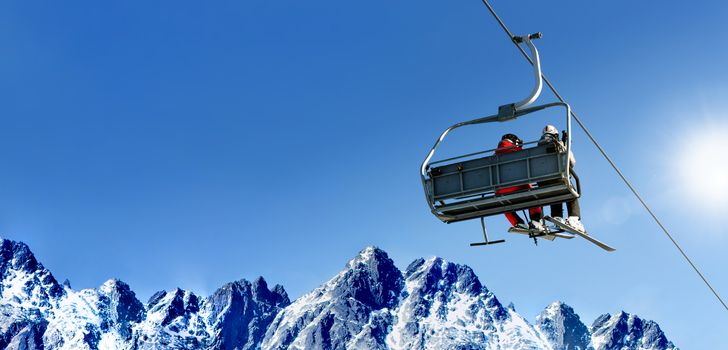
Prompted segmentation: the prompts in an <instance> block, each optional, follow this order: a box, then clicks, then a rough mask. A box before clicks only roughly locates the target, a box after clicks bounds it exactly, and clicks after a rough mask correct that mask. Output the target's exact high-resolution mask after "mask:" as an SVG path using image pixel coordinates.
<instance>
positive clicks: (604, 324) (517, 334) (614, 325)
mask: <svg viewBox="0 0 728 350" xmlns="http://www.w3.org/2000/svg"><path fill="white" fill-rule="evenodd" d="M0 349H147V350H152V349H568V350H577V349H578V350H585V349H593V350H606V349H620V350H625V349H641V350H642V349H644V350H664V349H676V348H675V347H674V346H673V344H672V343H671V342H669V341H668V340H667V338H666V336H665V334H664V333H663V332H662V330H661V329H660V327H659V326H658V325H657V324H656V323H655V322H653V321H646V320H643V319H641V318H639V317H637V316H635V315H630V314H627V313H625V312H620V313H618V314H616V315H613V316H612V315H609V314H605V315H602V316H600V317H599V318H597V320H596V321H595V322H594V323H593V325H592V327H591V328H587V327H586V326H585V325H584V324H583V323H582V322H581V320H580V318H579V316H578V315H577V314H576V312H575V311H574V310H573V309H572V308H571V307H569V306H568V305H566V304H564V303H561V302H555V303H553V304H551V305H549V306H548V307H547V308H546V309H545V310H544V311H543V312H542V313H541V314H540V315H538V316H537V317H536V322H535V323H534V324H533V325H532V324H530V323H529V322H528V321H527V320H526V319H525V318H524V317H522V316H521V315H519V314H518V313H517V312H516V311H515V309H514V308H513V307H504V306H503V305H502V304H501V302H500V301H499V300H498V298H496V296H495V295H494V294H493V293H492V292H491V291H490V290H488V288H486V287H485V286H484V285H483V284H482V283H481V281H480V280H479V279H478V277H477V276H476V275H475V273H474V272H473V271H472V269H470V268H469V267H468V266H465V265H459V264H454V263H451V262H448V261H445V260H443V259H441V258H431V259H427V260H425V259H417V260H415V261H414V262H412V263H411V264H410V265H409V266H408V268H407V269H406V270H405V271H404V272H402V271H400V270H399V269H398V268H397V267H396V266H395V264H394V262H393V261H392V260H391V259H390V258H389V256H388V255H387V254H386V253H385V252H384V251H382V250H381V249H378V248H375V247H368V248H366V249H364V250H362V251H361V252H360V253H359V254H358V255H357V256H356V257H354V258H353V259H352V260H351V261H349V262H348V263H347V264H346V266H345V267H344V269H343V270H342V271H341V272H340V273H339V274H337V275H336V276H334V277H333V278H332V279H331V280H329V281H327V282H326V283H324V284H323V285H321V286H320V287H319V288H316V289H315V290H313V291H311V292H310V293H308V294H306V295H304V296H302V297H300V298H299V299H298V300H296V301H294V302H293V303H291V301H290V300H289V298H288V295H287V294H286V292H285V290H284V289H283V287H282V286H280V285H276V286H274V287H273V288H269V287H268V285H267V283H266V281H265V280H264V279H263V278H262V277H259V278H257V279H255V280H254V281H252V282H250V281H247V280H240V281H236V282H231V283H228V284H225V285H224V286H222V287H221V288H219V289H218V290H217V291H215V292H214V293H213V294H212V295H210V296H208V297H200V296H197V295H195V294H194V293H192V292H190V291H186V290H182V289H175V290H172V291H160V292H157V293H155V294H154V295H153V296H152V297H151V298H150V299H149V301H148V302H147V303H146V304H143V303H142V302H140V301H139V300H138V299H137V297H136V295H135V293H134V292H133V291H132V289H131V288H130V287H129V286H128V285H127V284H126V283H124V282H122V281H119V280H114V279H112V280H109V281H107V282H105V283H104V284H103V285H101V286H100V287H99V288H95V289H83V290H78V291H77V290H73V289H72V288H71V285H70V283H69V282H68V281H65V282H64V283H63V284H59V283H58V282H57V281H56V279H55V278H54V277H53V275H52V274H51V273H50V271H48V270H47V269H45V268H44V267H43V265H42V264H40V263H39V262H38V261H37V260H36V258H35V257H34V256H33V254H32V252H31V251H30V249H29V248H28V247H27V246H26V245H25V244H23V243H21V242H13V241H9V240H0Z"/></svg>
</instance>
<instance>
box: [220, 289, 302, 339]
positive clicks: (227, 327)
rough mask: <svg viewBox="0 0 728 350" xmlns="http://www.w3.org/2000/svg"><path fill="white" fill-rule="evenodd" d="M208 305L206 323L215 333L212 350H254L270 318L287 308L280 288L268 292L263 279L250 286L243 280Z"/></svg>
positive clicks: (284, 294) (285, 295)
mask: <svg viewBox="0 0 728 350" xmlns="http://www.w3.org/2000/svg"><path fill="white" fill-rule="evenodd" d="M207 302H208V305H209V309H210V320H209V322H210V324H212V325H214V328H215V330H216V331H217V337H216V339H215V341H214V342H213V343H212V344H211V346H212V348H214V349H255V348H257V346H259V344H260V342H261V341H262V340H263V336H264V335H265V331H266V330H267V328H268V325H269V324H270V323H271V322H272V321H273V318H275V316H276V314H278V312H279V311H280V310H281V309H282V308H284V307H286V306H288V304H290V301H289V300H288V295H287V294H286V292H285V291H284V290H283V288H282V287H281V286H275V287H274V288H273V290H269V289H268V285H267V283H266V282H265V280H264V279H263V278H262V277H259V278H257V279H256V280H255V281H253V283H250V282H248V281H246V280H240V281H237V282H233V283H228V284H226V285H224V286H223V287H222V288H220V289H218V290H217V291H216V292H215V293H214V294H213V295H212V296H210V297H209V298H208V300H207Z"/></svg>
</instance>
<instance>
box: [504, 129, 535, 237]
mask: <svg viewBox="0 0 728 350" xmlns="http://www.w3.org/2000/svg"><path fill="white" fill-rule="evenodd" d="M521 146H523V141H522V140H521V139H520V138H518V136H516V135H514V134H505V135H503V137H501V141H500V142H499V143H498V148H497V149H496V150H495V154H504V153H511V152H515V151H519V150H521V149H522V148H521ZM532 187H533V186H532V185H531V184H527V185H519V186H511V187H503V188H499V189H497V190H496V191H495V194H496V195H498V196H499V195H503V194H507V193H512V192H517V191H523V190H528V189H530V188H532ZM528 213H529V216H530V217H531V223H530V224H529V225H526V224H525V222H524V221H523V219H521V217H520V216H518V214H517V213H516V212H514V211H511V212H507V213H505V215H506V219H508V222H510V223H511V225H512V226H513V227H518V228H523V229H529V228H530V229H535V230H538V231H543V230H544V229H545V227H544V225H543V224H542V223H541V219H542V218H543V210H542V209H541V207H535V208H529V209H528Z"/></svg>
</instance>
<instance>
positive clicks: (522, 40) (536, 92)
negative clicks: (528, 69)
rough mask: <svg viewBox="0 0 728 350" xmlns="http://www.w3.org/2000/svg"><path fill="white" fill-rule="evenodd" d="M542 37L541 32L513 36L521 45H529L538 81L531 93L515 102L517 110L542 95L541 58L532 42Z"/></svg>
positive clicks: (536, 80) (535, 76) (535, 78)
mask: <svg viewBox="0 0 728 350" xmlns="http://www.w3.org/2000/svg"><path fill="white" fill-rule="evenodd" d="M540 38H541V33H540V32H539V33H534V34H529V35H526V36H515V37H513V41H514V42H515V43H516V44H517V45H519V44H520V43H525V44H526V46H528V49H529V50H530V51H531V60H532V61H533V75H534V80H535V82H536V84H535V85H534V87H533V90H531V94H530V95H529V96H528V97H526V98H524V99H523V100H521V101H519V102H516V103H514V104H513V108H514V109H516V110H518V109H522V108H526V107H528V106H529V105H530V104H532V103H533V102H535V101H536V99H538V96H539V95H541V89H542V88H543V81H542V80H541V58H540V57H539V55H538V49H536V46H535V45H534V44H533V42H532V39H540Z"/></svg>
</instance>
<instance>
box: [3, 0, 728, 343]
mask: <svg viewBox="0 0 728 350" xmlns="http://www.w3.org/2000/svg"><path fill="white" fill-rule="evenodd" d="M493 5H494V6H495V7H496V9H497V10H498V11H499V12H500V14H501V15H502V17H503V18H504V20H506V21H507V23H508V24H509V25H510V27H511V28H512V29H513V30H514V31H515V32H517V33H527V32H534V31H541V32H543V33H544V39H542V40H541V41H540V42H538V45H539V47H540V49H541V54H542V58H543V66H544V71H545V72H546V74H547V75H549V76H550V77H551V78H552V80H553V81H554V82H555V84H556V85H557V87H558V88H559V89H560V90H561V92H562V93H563V94H564V95H565V96H566V97H567V99H568V101H569V102H570V103H571V104H572V105H573V107H574V108H575V110H576V111H577V112H578V113H579V114H581V115H582V117H583V119H584V120H585V121H586V122H587V123H588V125H589V126H590V127H591V128H592V129H593V131H594V133H595V134H596V136H597V137H598V138H599V139H600V140H601V141H602V142H603V144H604V146H605V147H606V148H607V149H608V150H609V152H611V153H612V155H613V157H614V159H616V160H617V161H618V162H619V163H620V164H621V165H622V167H623V170H624V171H625V173H626V174H627V175H628V176H629V177H631V178H632V179H633V180H634V182H635V183H636V185H637V186H638V188H639V189H640V191H641V192H642V193H643V194H644V196H645V197H646V199H647V200H648V201H649V202H650V203H652V204H653V205H654V207H655V209H656V211H657V213H658V214H659V215H661V216H662V217H663V218H664V220H665V223H666V225H667V226H668V227H669V228H671V229H672V230H673V231H674V233H675V236H676V238H678V239H679V241H680V242H681V243H682V244H683V245H684V246H685V248H686V250H687V251H688V252H689V253H690V254H691V255H692V256H693V257H694V258H695V261H696V262H697V263H698V264H699V266H701V267H702V268H703V269H704V271H705V273H706V275H707V276H708V277H709V278H711V279H712V280H713V282H714V283H715V287H716V288H717V289H718V290H719V291H721V292H722V293H724V294H726V295H728V276H727V275H726V272H725V266H727V265H728V254H725V252H726V250H728V229H726V225H725V223H724V222H725V214H726V213H728V205H727V204H726V200H725V199H726V198H728V194H727V193H725V192H728V191H726V186H725V185H721V184H720V183H723V184H724V183H725V182H726V177H725V176H723V175H725V174H726V172H725V169H726V165H725V164H726V162H728V161H727V160H726V156H725V154H727V152H728V149H720V150H719V152H715V148H716V147H717V148H720V147H724V145H725V143H717V144H716V143H713V145H717V146H713V147H712V148H713V151H712V152H713V153H710V154H715V155H716V156H715V157H708V160H707V161H706V162H704V164H702V169H699V170H704V172H706V173H707V174H714V175H713V177H712V178H711V177H710V176H708V177H707V178H706V177H705V176H700V175H699V174H698V175H695V176H693V175H691V174H690V173H687V176H686V172H684V171H683V170H681V166H680V165H681V164H687V163H686V161H688V160H690V159H692V158H691V155H690V153H689V152H688V153H686V152H685V150H686V148H688V147H690V148H693V149H694V151H695V152H701V148H705V147H701V146H703V144H701V140H704V139H705V137H701V135H706V134H705V133H706V132H712V133H713V135H717V136H716V137H717V138H721V137H725V134H723V133H722V131H724V130H728V117H727V116H728V112H726V108H728V103H727V102H726V101H725V96H726V93H728V70H726V69H725V62H726V61H728V45H726V42H728V41H726V40H725V38H726V36H728V27H726V26H725V16H726V14H728V5H726V4H725V3H724V2H721V1H710V2H708V1H705V2H693V3H685V2H670V1H668V2H665V1H640V2H635V1H611V2H592V1H562V2H543V1H533V0H530V1H508V2H506V1H502V0H499V1H494V2H493ZM0 52H1V54H0V118H1V119H0V120H1V121H2V122H1V123H0V166H1V167H2V168H1V169H2V171H0V232H2V235H4V236H5V237H7V238H11V239H15V240H21V241H24V242H27V243H28V244H29V245H30V246H31V248H32V249H33V250H34V252H35V253H36V254H37V256H38V257H39V259H40V260H41V261H42V262H43V263H44V264H45V265H46V266H47V267H49V268H50V269H51V270H52V271H53V273H54V274H55V276H56V277H57V278H58V279H60V280H63V279H66V278H68V279H70V281H71V282H72V284H73V286H74V288H90V287H96V286H98V285H100V284H101V283H102V282H103V281H104V280H106V279H108V278H112V277H117V278H120V279H122V280H124V281H126V282H128V283H129V284H130V285H131V286H132V288H133V289H134V290H135V291H136V292H137V294H138V295H139V296H140V297H141V298H143V299H146V298H148V297H149V296H150V295H151V294H152V293H153V292H154V291H156V290H159V289H170V288H174V287H177V286H179V287H183V288H187V289H191V290H193V291H195V292H198V293H200V294H203V295H207V294H208V293H211V292H212V291H213V290H214V289H215V288H216V287H218V286H220V285H221V284H223V283H225V282H228V281H231V280H236V279H239V278H247V279H251V278H254V277H256V276H257V275H263V276H264V277H265V278H266V279H267V280H268V281H269V282H270V283H281V284H283V285H284V286H285V287H286V288H287V290H288V291H289V293H290V294H291V296H292V297H298V296H300V295H301V294H302V293H304V292H306V291H308V290H310V289H312V288H314V287H316V286H317V285H318V284H319V283H321V282H323V281H325V280H326V279H328V278H329V277H331V276H333V274H335V273H336V272H337V271H339V270H340V269H341V268H342V266H343V265H344V264H345V262H346V261H347V260H348V259H349V258H350V257H352V256H353V255H354V254H356V253H357V252H358V251H359V250H360V249H362V248H363V247H365V246H367V245H377V246H379V247H381V248H383V249H385V250H386V251H388V252H389V253H390V255H391V256H392V257H393V258H394V259H395V261H396V262H397V263H398V264H399V266H401V267H405V266H406V265H407V264H408V263H409V262H410V261H411V260H412V259H414V258H416V257H420V256H432V255H438V256H442V257H444V258H446V259H448V260H451V261H455V262H460V263H465V264H468V265H470V266H472V267H473V268H474V269H475V271H476V272H477V273H478V275H479V276H480V277H481V279H482V281H483V282H484V283H485V284H486V285H487V286H488V287H489V288H491V289H492V290H493V291H494V292H495V293H496V294H497V295H498V296H499V297H500V298H501V299H502V300H503V301H505V302H509V301H513V302H514V303H515V305H516V308H517V310H518V311H520V312H521V313H523V314H524V315H525V316H527V317H530V318H531V319H533V318H534V316H535V315H536V314H537V313H538V312H539V311H540V310H541V309H542V308H543V307H545V306H546V305H547V304H548V303H550V302H552V301H554V300H557V299H560V300H564V301H565V302H567V303H569V304H571V305H572V306H574V308H575V309H576V310H577V311H578V312H579V313H580V314H581V315H582V316H583V317H584V318H585V319H584V321H585V322H586V323H587V324H591V321H592V320H593V319H594V318H595V317H596V316H598V315H599V314H600V313H603V312H611V313H614V312H617V311H619V310H620V309H624V310H625V311H628V312H633V313H637V314H639V315H641V316H643V317H645V318H649V319H654V320H656V321H658V322H659V323H660V325H661V326H662V327H663V328H664V329H665V330H666V332H667V334H668V336H669V337H670V338H671V339H672V340H673V341H675V343H676V344H678V345H679V346H681V347H683V348H685V349H707V348H715V346H716V345H718V344H720V342H725V337H724V334H723V332H724V331H725V329H726V328H728V313H726V312H725V310H722V309H721V308H720V306H719V304H718V303H717V302H716V301H715V300H714V299H713V298H712V295H710V294H709V292H708V291H707V289H706V288H705V286H703V285H702V284H701V283H700V281H699V279H698V278H697V277H696V276H695V275H694V274H693V272H692V270H690V269H689V267H688V266H687V265H686V264H685V262H684V261H683V260H682V258H681V257H680V256H679V255H678V253H677V251H676V250H675V249H674V247H672V246H671V244H670V243H669V241H668V240H667V239H666V238H665V237H664V236H663V234H662V233H661V232H660V231H658V228H657V227H656V226H655V225H654V224H653V222H651V221H650V219H649V218H648V217H647V216H646V215H645V213H644V212H643V211H642V210H641V209H640V208H639V206H638V204H637V202H636V201H635V200H634V199H633V198H632V197H630V194H629V193H628V192H627V190H626V189H625V188H624V186H622V185H621V183H620V182H619V180H618V178H617V176H616V175H615V174H614V173H613V172H612V171H611V169H610V168H609V167H608V165H607V163H606V162H605V161H604V160H603V159H601V158H599V156H598V154H597V152H596V151H595V150H594V148H593V147H591V145H589V144H588V143H587V141H586V140H585V136H584V135H583V133H581V132H576V133H575V135H574V137H575V147H576V156H577V159H578V163H577V169H578V170H579V173H580V175H581V177H582V181H583V183H584V187H585V191H584V192H585V194H584V198H583V201H582V207H583V211H584V221H585V224H586V226H587V228H588V229H589V230H590V231H591V232H592V233H593V234H594V235H596V236H598V237H600V238H602V239H603V240H604V241H607V242H609V243H611V244H613V245H614V246H616V247H617V248H618V250H617V252H615V253H612V254H606V253H604V252H602V251H600V250H598V249H596V248H595V247H593V246H591V245H589V244H588V243H587V242H585V241H583V240H578V239H574V240H571V241H563V242H557V243H549V242H545V243H542V244H540V245H539V246H538V247H534V245H533V243H532V242H530V241H529V240H527V239H525V238H520V237H510V236H507V237H506V239H507V240H508V242H507V244H504V245H500V246H493V247H488V248H470V247H469V246H468V243H469V242H472V241H477V240H478V239H479V235H480V233H479V228H478V225H477V223H474V222H470V223H460V224H453V225H444V224H442V223H440V222H439V221H437V220H436V219H435V218H434V217H432V216H431V215H430V214H429V212H428V210H427V207H426V204H425V201H424V198H423V195H422V193H421V191H422V189H421V186H420V183H419V178H418V173H417V170H418V166H419V164H420V162H421V161H422V159H423V157H424V156H425V154H426V152H427V150H428V148H429V147H430V146H431V145H432V143H433V142H434V140H435V138H436V137H437V136H438V135H439V133H440V132H441V131H442V130H443V129H444V128H445V127H447V126H448V125H450V124H452V123H454V122H457V121H461V120H464V119H468V118H471V117H475V116H481V115H487V114H492V113H493V112H495V111H496V107H497V106H498V105H500V104H504V103H507V102H512V101H515V100H517V99H520V98H522V97H524V95H525V94H526V93H527V92H528V91H530V89H531V84H532V82H531V80H530V77H531V76H530V74H531V73H530V71H529V68H528V66H527V65H526V64H525V62H524V61H523V60H522V58H521V57H520V56H519V55H520V54H519V53H518V52H517V51H516V50H515V48H514V47H512V45H511V44H510V43H509V42H508V41H507V40H506V39H505V38H504V36H503V33H502V32H501V31H500V28H499V27H498V26H497V25H496V23H495V22H494V21H493V20H492V18H490V17H489V14H488V13H487V12H486V10H485V8H484V7H483V5H482V4H481V3H480V2H479V1H477V0H469V1H368V2H350V1H333V0H332V1H315V2H301V1H286V0H283V1H274V2H271V1H219V2H215V3H205V4H202V3H200V2H191V1H163V2H156V3H153V4H152V3H149V2H130V1H124V2H96V1H67V2H62V3H61V2H55V3H38V2H29V1H6V2H3V3H2V4H0ZM550 98H552V97H551V96H550V95H549V94H544V96H543V100H544V101H545V100H549V99H550ZM547 121H549V120H548V118H547V117H544V118H543V119H540V120H535V121H534V123H535V124H533V125H528V127H527V128H525V126H524V125H520V124H519V125H516V124H515V123H514V125H513V126H512V127H513V128H520V127H524V129H518V130H515V129H512V130H513V131H516V132H517V133H519V134H520V135H521V136H522V137H524V138H526V139H533V138H535V137H537V136H538V135H537V134H538V128H539V127H540V126H542V124H543V123H545V122H547ZM509 127H511V126H509V125H500V126H498V128H488V127H480V128H474V129H473V130H469V131H463V132H462V133H456V134H454V135H453V136H452V137H453V141H454V142H453V143H452V144H451V145H452V146H453V148H452V150H453V152H457V151H461V150H466V149H467V150H468V151H472V150H477V149H479V148H485V147H488V148H490V147H492V146H493V145H494V143H495V142H496V141H497V138H498V136H499V134H500V133H501V132H502V131H507V130H506V129H507V128H509ZM689 135H693V136H695V135H698V137H693V138H692V139H690V138H689ZM726 148H728V147H726ZM678 155H680V156H678ZM688 163H689V162H688ZM720 164H722V165H720ZM714 166H717V167H719V168H720V167H722V168H720V169H722V170H719V171H717V172H716V171H714V170H713V169H714ZM681 174H682V175H681ZM691 179H693V180H695V179H697V180H699V181H695V182H699V183H697V184H696V183H690V182H689V181H688V180H691ZM711 183H715V184H716V185H715V186H716V187H715V188H716V190H715V191H712V194H713V196H712V197H710V198H711V200H706V198H708V197H701V196H689V195H687V194H686V192H688V190H690V191H692V190H693V189H694V188H696V187H695V186H697V187H701V186H702V187H701V188H703V190H705V188H706V187H707V188H708V189H710V186H706V184H708V185H710V184H711ZM721 191H722V192H721ZM706 202H707V203H706ZM489 226H490V228H491V233H492V234H493V235H497V236H506V235H507V234H505V233H504V232H505V229H506V221H505V219H503V218H501V217H497V218H493V219H490V220H489ZM724 345H725V344H724Z"/></svg>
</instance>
